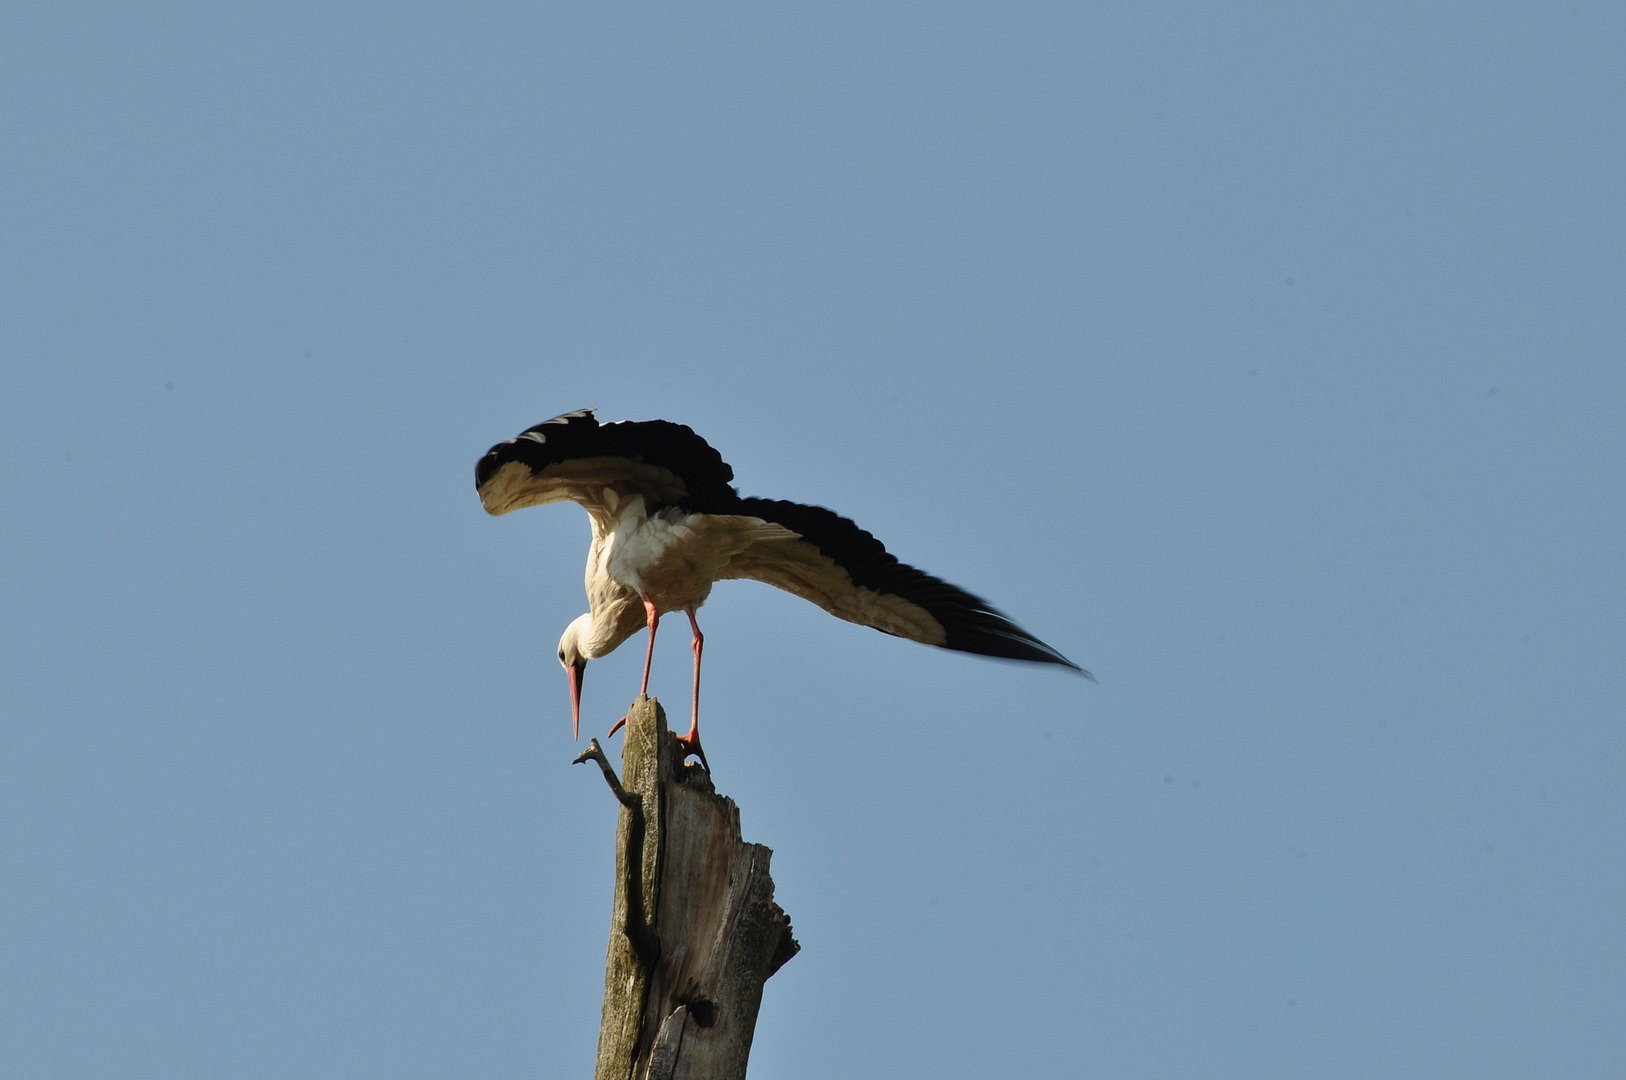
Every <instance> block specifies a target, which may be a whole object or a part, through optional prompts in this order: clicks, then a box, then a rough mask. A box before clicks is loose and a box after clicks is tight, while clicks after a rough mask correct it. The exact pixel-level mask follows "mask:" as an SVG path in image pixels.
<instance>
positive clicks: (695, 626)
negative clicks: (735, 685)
mask: <svg viewBox="0 0 1626 1080" xmlns="http://www.w3.org/2000/svg"><path fill="white" fill-rule="evenodd" d="M684 610H685V611H686V612H688V614H689V627H690V629H692V630H693V631H694V640H693V641H692V642H690V644H689V648H691V649H693V650H694V696H693V697H692V698H691V699H690V702H691V704H690V707H689V733H688V734H687V735H679V736H678V744H679V745H680V746H682V747H683V751H684V756H685V757H687V756H688V755H689V754H693V755H694V756H695V757H697V758H699V759H700V764H702V765H704V766H705V767H706V771H707V772H711V763H710V762H708V761H707V760H706V752H705V751H704V750H702V749H701V748H700V652H701V650H702V649H703V648H704V647H705V644H706V635H704V634H702V633H701V632H700V624H699V623H698V622H696V621H695V618H694V608H692V607H690V608H685V609H684Z"/></svg>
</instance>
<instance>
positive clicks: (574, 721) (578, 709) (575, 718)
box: [565, 660, 587, 741]
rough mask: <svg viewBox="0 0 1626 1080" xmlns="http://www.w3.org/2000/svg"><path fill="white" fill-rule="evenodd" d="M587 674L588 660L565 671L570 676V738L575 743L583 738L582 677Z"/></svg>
mask: <svg viewBox="0 0 1626 1080" xmlns="http://www.w3.org/2000/svg"><path fill="white" fill-rule="evenodd" d="M586 673H587V661H586V660H578V661H576V663H574V664H572V665H571V666H570V667H567V668H566V669H565V674H567V675H568V676H570V738H571V739H572V740H573V741H579V740H580V739H581V737H582V676H583V675H585V674H586Z"/></svg>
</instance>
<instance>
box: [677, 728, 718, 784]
mask: <svg viewBox="0 0 1626 1080" xmlns="http://www.w3.org/2000/svg"><path fill="white" fill-rule="evenodd" d="M672 738H673V739H674V740H676V742H677V744H678V749H679V750H680V751H681V753H680V754H679V756H678V759H677V763H678V764H679V765H682V764H683V763H684V762H685V761H687V760H688V759H689V757H690V756H691V755H692V756H694V757H697V758H699V759H700V766H701V768H703V769H705V770H706V772H708V773H709V772H711V762H709V761H707V760H706V752H705V750H703V749H701V746H700V732H699V731H698V730H697V729H695V728H690V729H689V733H688V734H687V735H673V736H672Z"/></svg>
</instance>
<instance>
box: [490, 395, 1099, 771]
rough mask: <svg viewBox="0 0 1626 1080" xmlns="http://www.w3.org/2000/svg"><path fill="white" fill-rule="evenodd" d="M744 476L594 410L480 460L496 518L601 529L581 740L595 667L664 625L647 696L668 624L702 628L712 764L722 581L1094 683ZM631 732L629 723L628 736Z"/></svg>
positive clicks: (820, 511) (581, 667)
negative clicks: (544, 508) (713, 634)
mask: <svg viewBox="0 0 1626 1080" xmlns="http://www.w3.org/2000/svg"><path fill="white" fill-rule="evenodd" d="M733 480H734V470H733V469H731V468H730V467H729V466H728V464H727V463H726V462H724V461H723V459H722V457H721V455H719V454H718V453H717V451H716V450H713V449H712V448H711V446H709V445H708V444H707V443H706V441H705V440H704V439H702V438H701V437H700V436H699V435H696V434H695V433H694V431H693V430H691V429H690V428H687V427H684V426H683V425H682V424H675V423H672V422H670V421H667V420H645V421H636V422H635V421H619V422H616V423H610V424H600V423H599V422H598V420H597V418H596V417H594V415H593V410H592V409H580V410H577V411H576V412H569V413H565V414H564V415H563V416H556V417H554V418H553V419H552V420H545V421H543V422H542V423H540V424H537V425H536V426H535V427H532V428H527V429H526V430H525V431H523V432H521V433H520V434H518V435H516V436H514V437H513V438H512V439H508V440H505V441H504V442H500V443H498V444H497V445H496V446H493V447H492V448H491V449H490V450H488V451H486V454H485V456H484V457H482V458H481V459H480V461H479V464H478V465H477V466H476V467H475V485H476V489H477V491H478V492H479V495H480V501H481V502H482V503H483V504H484V506H485V508H486V510H487V512H489V513H491V514H506V513H508V512H509V511H511V510H518V509H520V508H521V507H525V506H541V505H543V504H546V503H553V502H561V501H570V502H575V503H579V504H580V505H581V506H582V507H583V508H584V509H585V510H586V511H587V516H588V519H589V520H590V522H591V523H592V530H593V538H592V542H591V544H590V545H589V546H588V550H587V608H588V610H587V612H586V613H585V614H583V615H581V616H579V617H578V618H576V619H575V620H574V621H572V622H571V623H570V625H568V626H567V627H565V631H564V634H563V636H561V637H560V639H559V663H560V665H562V666H563V667H564V669H565V673H566V675H567V677H568V680H569V683H570V723H571V732H572V734H573V735H574V736H575V737H577V738H580V736H581V689H582V678H583V674H584V673H585V671H586V668H587V661H588V660H591V659H596V658H598V657H601V656H605V655H607V654H609V653H610V652H612V651H614V650H615V648H616V647H617V646H619V645H620V644H621V643H622V642H624V641H626V640H627V639H628V638H630V637H632V636H633V635H634V634H636V633H637V632H638V631H639V630H640V629H645V630H647V631H648V643H647V644H646V645H645V648H644V675H643V681H642V682H641V683H640V684H639V687H638V693H639V695H640V696H643V695H646V694H648V693H649V668H650V663H651V661H652V660H653V659H654V655H655V630H656V628H657V627H658V626H659V624H660V619H661V616H662V615H664V614H667V613H668V612H673V611H682V612H683V613H684V614H685V615H687V616H688V619H689V628H690V631H691V634H692V638H691V643H690V648H691V649H692V651H693V653H694V686H693V693H692V695H691V706H690V715H689V732H688V734H687V735H683V736H680V737H679V738H678V742H679V743H680V744H681V745H682V747H683V750H684V756H685V757H687V756H688V755H690V754H694V755H695V756H697V757H699V758H700V761H701V764H702V765H705V766H706V768H707V769H708V770H709V769H710V765H709V764H707V763H706V755H705V751H704V750H702V749H701V746H700V655H701V651H702V648H703V645H704V642H705V638H704V636H703V635H702V634H701V632H700V624H699V623H698V622H697V621H696V619H695V609H696V608H698V607H699V606H700V605H701V604H702V603H704V602H705V600H706V597H707V595H708V594H709V593H710V592H711V587H712V585H713V584H714V583H715V582H718V581H722V580H725V579H729V578H751V579H753V580H756V581H762V582H766V583H767V584H769V585H773V586H776V587H777V588H780V589H783V590H785V591H786V592H789V593H793V594H795V595H797V596H800V597H802V598H803V599H805V600H811V601H812V602H813V603H815V604H817V605H819V606H820V607H822V608H823V609H824V610H826V611H828V612H829V613H830V614H832V615H835V616H836V617H838V618H841V619H846V620H847V621H848V622H855V623H860V624H862V625H864V626H869V627H873V628H874V629H876V630H880V631H883V632H885V633H888V634H894V635H896V636H898V637H904V638H908V639H910V640H912V641H919V642H922V643H924V644H927V645H936V646H939V647H941V648H944V649H955V650H958V651H960V652H968V653H981V654H982V655H984V656H997V657H1004V658H1007V659H1012V660H1028V661H1034V662H1037V663H1044V664H1060V665H1062V666H1064V667H1067V668H1070V669H1072V670H1073V671H1076V672H1078V673H1079V674H1080V675H1082V676H1084V677H1085V678H1088V679H1090V680H1091V681H1094V676H1092V675H1091V674H1090V673H1089V672H1087V671H1085V670H1084V669H1083V668H1081V667H1079V666H1078V665H1077V664H1075V663H1073V662H1072V661H1071V660H1069V659H1067V658H1066V657H1065V656H1063V655H1062V654H1061V653H1059V652H1057V651H1056V650H1055V649H1053V648H1051V647H1050V646H1049V645H1046V644H1045V643H1044V642H1042V641H1040V640H1039V639H1038V638H1036V637H1034V636H1033V635H1032V634H1030V633H1028V632H1027V631H1026V630H1023V629H1022V628H1021V627H1020V626H1017V625H1016V624H1015V623H1014V622H1012V621H1011V620H1010V619H1008V618H1007V617H1006V616H1004V615H1003V614H1001V613H1000V612H998V611H996V610H995V609H994V608H993V607H991V606H990V605H989V604H988V602H987V601H985V600H983V599H981V598H980V597H977V596H973V595H972V594H971V593H968V592H966V591H965V590H963V589H960V588H958V587H956V586H954V585H950V584H949V583H948V582H946V581H943V580H941V579H939V578H935V577H933V576H932V575H930V574H927V573H925V572H924V571H921V570H917V569H915V568H914V567H912V566H907V565H905V564H904V563H901V562H899V561H898V560H897V558H896V557H895V556H893V555H892V554H891V553H889V552H888V551H887V550H886V548H885V547H884V546H882V544H881V542H880V541H879V540H877V539H875V537H874V536H872V535H870V534H869V533H868V532H865V531H864V530H863V529H861V528H859V527H858V526H857V525H855V524H854V523H853V522H851V521H849V520H847V519H846V518H844V517H841V516H840V515H838V514H836V513H835V512H834V511H831V510H826V509H825V508H824V507H822V506H807V505H804V504H801V503H794V502H784V501H782V500H778V499H757V498H746V497H743V496H741V495H740V494H739V493H738V492H737V491H736V490H735V489H734V487H733ZM620 726H621V722H620V721H617V723H616V725H615V726H614V727H612V728H611V729H610V730H611V733H612V734H613V733H614V732H615V730H616V728H619V727H620Z"/></svg>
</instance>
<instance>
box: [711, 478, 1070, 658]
mask: <svg viewBox="0 0 1626 1080" xmlns="http://www.w3.org/2000/svg"><path fill="white" fill-rule="evenodd" d="M730 512H731V513H735V514H746V515H750V516H752V517H758V518H761V519H763V520H764V521H771V522H774V523H775V524H778V525H783V526H784V527H785V528H787V529H790V530H791V531H792V532H795V533H797V534H799V535H800V536H801V537H802V539H804V540H806V541H807V542H808V543H810V544H812V545H813V546H814V547H816V548H818V549H819V551H820V552H821V553H822V554H824V555H825V556H826V557H828V558H829V559H830V560H831V561H832V562H835V563H836V564H837V565H839V566H840V567H841V568H842V569H844V570H845V571H846V573H847V575H848V577H850V578H851V579H852V583H853V585H854V586H856V587H857V588H860V589H868V590H870V591H872V592H876V593H881V594H885V595H892V596H897V597H900V598H902V599H904V600H907V601H909V602H910V603H912V604H915V605H916V606H918V607H920V608H921V609H922V610H924V611H925V612H927V613H928V614H929V615H930V616H931V617H932V618H934V619H936V620H937V622H938V623H939V624H940V625H941V626H942V627H943V632H944V634H945V640H944V641H943V642H941V647H942V648H945V649H954V650H957V651H959V652H969V653H980V654H981V655H983V656H999V657H1004V658H1006V659H1010V660H1032V661H1036V662H1038V663H1048V664H1062V665H1065V666H1067V667H1070V668H1072V669H1074V670H1075V671H1079V672H1082V673H1083V674H1084V675H1086V676H1088V675H1089V672H1087V671H1084V669H1083V668H1081V667H1079V666H1078V665H1077V664H1075V663H1073V662H1072V661H1071V660H1069V659H1067V658H1066V657H1065V656H1063V655H1062V654H1061V653H1059V652H1057V651H1056V650H1055V649H1053V648H1051V647H1050V646H1049V645H1046V644H1045V643H1044V642H1043V641H1040V640H1039V639H1038V638H1036V637H1034V636H1033V635H1032V634H1030V633H1028V632H1027V631H1026V630H1024V629H1022V628H1021V627H1020V626H1018V625H1016V623H1014V622H1012V621H1011V620H1010V618H1009V617H1008V616H1006V615H1005V614H1003V613H1002V612H1000V611H999V610H998V609H997V608H995V607H994V606H993V605H992V604H990V603H988V601H986V600H984V599H983V598H982V597H980V596H976V595H974V594H972V593H969V592H966V591H965V590H964V589H962V588H960V587H959V586H957V585H951V584H949V583H948V582H946V581H944V580H943V579H942V578H938V577H934V576H932V575H931V574H928V573H926V572H925V571H924V570H919V569H916V568H915V567H913V566H910V565H908V564H907V563H902V562H899V561H898V559H897V556H895V555H893V554H892V553H891V552H889V551H887V550H886V546H885V545H883V544H882V543H881V542H880V541H879V540H877V539H876V538H875V536H874V535H873V534H871V533H870V532H868V531H867V530H865V529H862V528H860V527H859V526H858V525H857V524H856V523H855V522H853V521H851V520H850V519H848V518H844V517H842V516H841V515H840V514H837V513H836V512H835V511H834V510H827V509H825V508H824V507H822V506H809V505H806V504H805V503H794V502H786V501H784V500H782V499H756V498H742V499H740V500H738V501H737V502H736V503H735V506H734V509H733V510H731V511H730ZM1091 677H1092V678H1093V676H1091Z"/></svg>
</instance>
